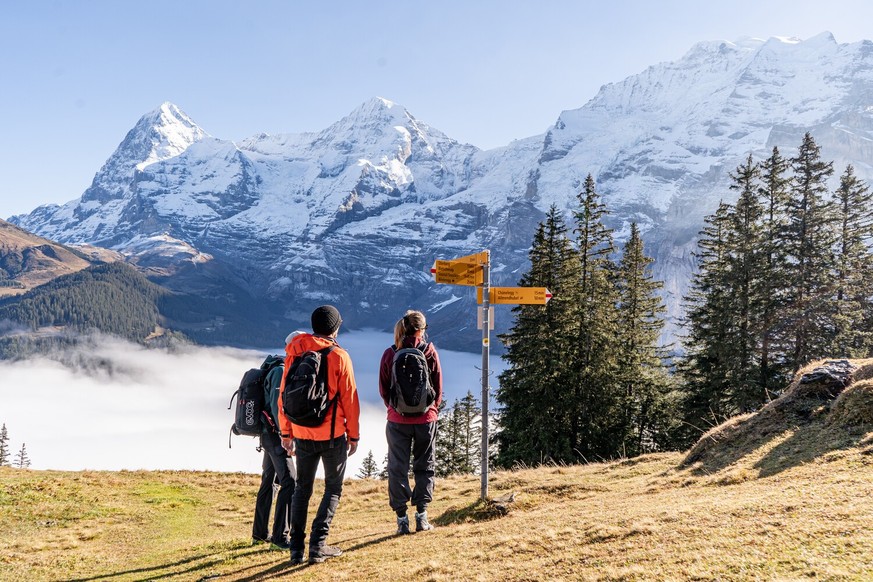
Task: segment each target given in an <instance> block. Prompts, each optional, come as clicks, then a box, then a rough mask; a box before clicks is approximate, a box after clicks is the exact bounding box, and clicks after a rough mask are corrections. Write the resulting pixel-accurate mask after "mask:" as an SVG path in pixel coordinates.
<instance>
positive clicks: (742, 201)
mask: <svg viewBox="0 0 873 582" xmlns="http://www.w3.org/2000/svg"><path fill="white" fill-rule="evenodd" d="M758 176H759V168H758V165H757V164H756V163H755V162H754V161H753V160H752V156H751V154H750V155H749V156H748V158H747V159H746V162H745V164H742V165H740V166H738V167H737V169H736V171H735V172H734V173H732V174H731V179H732V180H733V183H732V184H731V186H730V187H731V189H732V190H736V191H738V192H739V196H738V198H737V202H736V204H735V205H734V206H733V208H732V209H731V212H730V213H729V216H730V220H729V223H728V231H727V237H726V242H727V250H728V253H727V262H728V264H727V266H728V271H729V273H730V275H729V280H728V288H729V297H730V303H731V305H730V308H729V310H728V311H727V312H725V313H724V314H723V315H724V317H725V318H730V319H732V320H734V321H733V323H732V325H731V327H732V328H733V329H734V330H735V333H734V336H733V338H732V340H731V342H730V344H729V346H728V347H730V353H731V358H730V362H729V364H728V366H729V370H730V377H731V380H732V381H731V386H730V391H729V393H728V399H729V401H730V404H731V410H730V412H731V413H732V414H733V413H746V412H751V411H753V410H756V409H758V408H759V407H760V406H761V405H762V404H763V403H764V402H766V399H767V394H766V390H765V388H764V386H762V385H761V375H762V373H761V371H760V370H758V369H757V367H758V365H759V363H760V360H761V358H760V350H759V340H760V337H761V335H762V329H763V321H762V320H763V310H764V309H765V307H766V304H765V301H764V298H763V297H762V291H763V288H762V279H761V276H762V273H763V270H764V268H765V267H766V265H767V263H766V256H765V254H764V252H763V250H764V244H765V242H766V238H765V235H764V232H763V230H762V222H763V221H762V219H763V216H764V208H763V207H762V206H761V204H760V201H759V199H758V184H757V180H758Z"/></svg>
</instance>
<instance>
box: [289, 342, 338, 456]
mask: <svg viewBox="0 0 873 582" xmlns="http://www.w3.org/2000/svg"><path fill="white" fill-rule="evenodd" d="M333 348H334V346H328V347H326V348H324V349H322V350H318V351H307V352H303V353H302V354H300V355H299V356H297V357H296V358H294V361H293V362H291V365H290V366H288V369H287V370H286V371H285V391H284V392H283V393H282V411H283V412H284V413H285V416H287V417H288V420H290V421H291V422H293V423H294V424H299V425H300V426H306V427H312V428H314V427H316V426H321V424H322V423H323V422H324V419H325V418H326V417H327V411H328V409H330V407H331V406H332V405H333V419H332V421H331V428H330V433H331V439H333V428H334V426H333V425H334V423H335V422H336V400H337V398H338V397H339V392H337V394H336V395H335V396H334V397H333V398H328V394H329V390H328V385H327V355H328V354H329V353H330V352H331V351H333Z"/></svg>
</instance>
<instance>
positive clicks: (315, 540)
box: [291, 435, 348, 552]
mask: <svg viewBox="0 0 873 582" xmlns="http://www.w3.org/2000/svg"><path fill="white" fill-rule="evenodd" d="M294 443H295V446H296V453H295V454H296V456H297V485H296V486H295V487H294V497H293V498H292V499H291V551H292V552H295V551H300V552H302V551H303V548H304V542H305V541H306V516H307V513H308V510H309V498H310V497H312V485H313V484H314V483H315V472H316V470H318V462H319V461H321V463H322V466H323V467H324V495H322V497H321V503H320V504H319V506H318V511H317V512H316V514H315V518H314V519H313V520H312V533H311V534H310V536H309V550H310V552H312V550H313V549H314V550H315V551H319V550H320V549H321V548H322V547H323V546H324V541H325V539H327V534H328V532H329V531H330V522H331V521H333V516H334V514H335V513H336V508H337V506H338V505H339V500H340V496H341V495H342V492H343V478H344V477H345V473H346V459H347V457H348V450H347V449H346V437H345V435H343V436H340V437H337V438H335V439H333V447H331V446H330V445H331V441H312V440H305V439H294Z"/></svg>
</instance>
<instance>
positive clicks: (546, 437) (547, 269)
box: [496, 206, 580, 467]
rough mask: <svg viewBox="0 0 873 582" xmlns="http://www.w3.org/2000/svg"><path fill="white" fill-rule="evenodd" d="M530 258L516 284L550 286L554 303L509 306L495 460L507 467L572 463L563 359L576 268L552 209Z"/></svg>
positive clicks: (569, 341) (569, 347)
mask: <svg viewBox="0 0 873 582" xmlns="http://www.w3.org/2000/svg"><path fill="white" fill-rule="evenodd" d="M528 256H529V259H530V265H531V267H530V270H529V271H528V272H527V273H525V274H524V275H523V276H522V277H521V279H520V281H519V284H520V285H521V286H523V287H525V286H529V287H547V288H548V289H549V290H550V291H551V292H552V295H553V298H552V300H551V301H549V303H548V304H547V305H546V306H545V307H542V306H537V305H519V306H517V307H515V308H513V313H514V315H515V323H514V325H513V327H512V328H511V329H510V330H509V332H507V333H505V334H503V335H501V336H500V339H501V341H502V342H503V343H504V345H505V346H506V352H505V353H504V355H503V359H504V360H505V361H506V363H507V364H508V365H507V368H506V369H505V370H504V371H503V372H502V373H501V374H500V376H499V379H500V386H499V388H498V389H497V394H496V396H497V400H498V402H500V404H501V406H502V409H501V413H500V426H501V430H500V432H499V433H498V434H497V435H496V439H497V441H498V446H499V454H498V458H497V462H498V463H499V464H500V465H502V466H504V467H511V466H513V465H515V464H517V463H523V464H528V465H534V464H539V463H542V462H546V461H568V460H570V459H572V458H574V454H573V445H572V443H571V440H570V438H569V434H568V430H567V426H568V424H569V421H570V416H571V414H572V409H570V408H568V401H569V398H568V395H567V388H566V386H567V385H568V372H567V362H568V358H570V355H571V354H572V353H573V351H574V344H575V338H576V336H577V333H578V329H577V327H576V325H577V324H576V319H577V312H578V309H579V306H578V300H577V295H576V294H575V291H576V287H577V285H578V280H579V271H580V270H579V260H578V255H577V254H576V252H575V250H574V249H573V245H572V242H571V241H570V239H569V238H568V236H567V227H566V225H565V223H564V220H563V219H562V217H561V215H560V213H559V212H558V209H557V207H555V206H552V207H551V208H550V209H549V212H548V214H547V216H546V218H545V220H544V221H543V222H542V223H540V225H539V226H538V228H537V230H536V233H535V234H534V240H533V243H532V245H531V249H530V252H529V255H528Z"/></svg>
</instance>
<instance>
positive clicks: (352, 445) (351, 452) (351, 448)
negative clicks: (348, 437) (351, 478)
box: [349, 441, 358, 457]
mask: <svg viewBox="0 0 873 582" xmlns="http://www.w3.org/2000/svg"><path fill="white" fill-rule="evenodd" d="M357 450H358V441H349V456H350V457H351V456H352V455H354V454H355V451H357Z"/></svg>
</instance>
